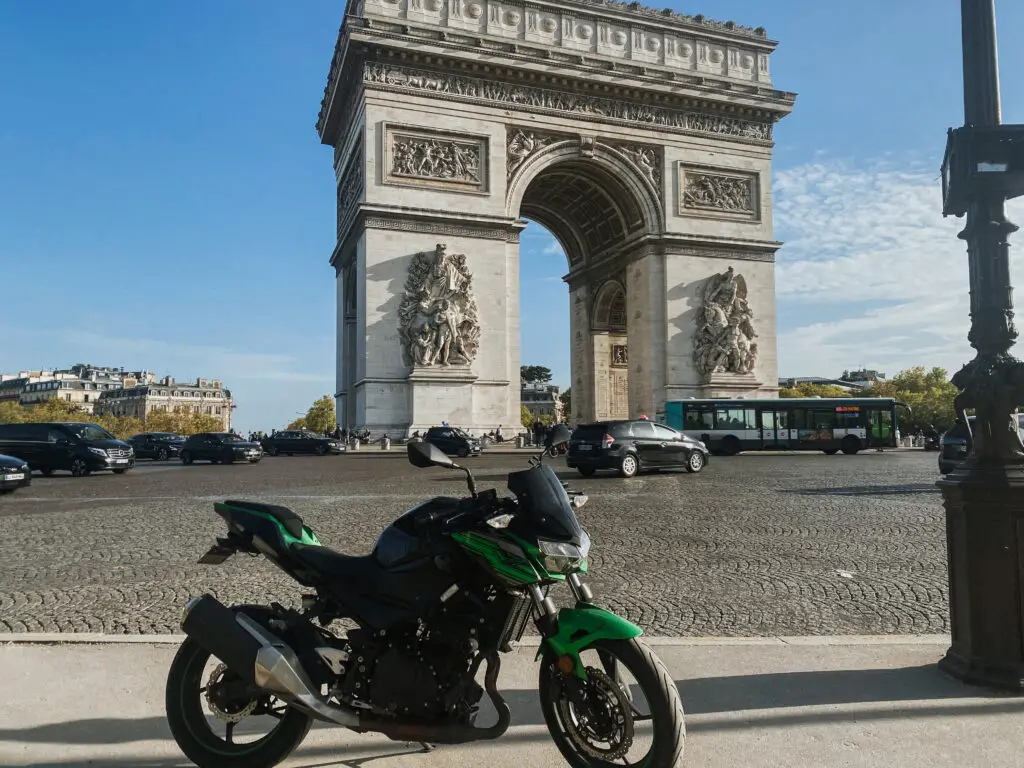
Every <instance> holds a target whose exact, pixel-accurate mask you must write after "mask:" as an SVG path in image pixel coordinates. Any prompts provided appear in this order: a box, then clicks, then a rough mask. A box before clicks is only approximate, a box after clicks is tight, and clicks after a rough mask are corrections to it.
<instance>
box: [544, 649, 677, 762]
mask: <svg viewBox="0 0 1024 768" xmlns="http://www.w3.org/2000/svg"><path fill="white" fill-rule="evenodd" d="M580 658H581V660H582V661H583V664H584V666H585V667H586V669H587V679H586V680H582V679H580V678H578V677H576V676H575V675H565V674H563V673H562V672H560V671H559V669H558V665H557V658H556V657H555V655H554V653H553V652H552V651H551V650H546V651H545V653H544V657H543V659H542V662H541V668H540V685H539V691H540V705H541V710H542V711H543V713H544V721H545V723H546V724H547V726H548V731H550V733H551V738H552V739H553V740H554V742H555V744H556V745H557V746H558V750H559V751H560V752H561V753H562V756H563V757H565V759H566V761H567V762H568V763H569V765H571V766H574V768H610V767H611V766H619V767H621V766H626V765H642V766H645V768H677V767H678V766H681V765H682V762H683V747H684V744H685V741H686V725H685V723H684V721H683V705H682V702H681V701H680V699H679V691H678V690H677V689H676V685H675V683H674V682H673V681H672V677H671V675H669V673H668V670H667V669H665V665H664V664H663V663H662V662H661V660H660V659H659V658H658V657H657V656H655V654H654V652H653V651H652V650H651V649H650V648H649V647H648V646H647V645H646V644H645V643H643V642H642V641H641V640H639V639H633V640H600V641H597V642H596V643H594V644H593V645H591V646H589V647H588V648H586V649H584V651H582V652H581V654H580Z"/></svg>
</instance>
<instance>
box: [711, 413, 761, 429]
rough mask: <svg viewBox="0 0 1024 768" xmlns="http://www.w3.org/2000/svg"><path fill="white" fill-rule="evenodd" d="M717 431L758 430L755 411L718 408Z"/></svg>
mask: <svg viewBox="0 0 1024 768" xmlns="http://www.w3.org/2000/svg"><path fill="white" fill-rule="evenodd" d="M715 429H757V418H756V415H755V412H754V410H753V409H743V408H718V409H716V410H715Z"/></svg>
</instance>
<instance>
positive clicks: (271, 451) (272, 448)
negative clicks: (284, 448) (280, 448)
mask: <svg viewBox="0 0 1024 768" xmlns="http://www.w3.org/2000/svg"><path fill="white" fill-rule="evenodd" d="M267 453H269V454H270V455H271V456H277V446H276V445H272V446H270V447H269V448H267Z"/></svg>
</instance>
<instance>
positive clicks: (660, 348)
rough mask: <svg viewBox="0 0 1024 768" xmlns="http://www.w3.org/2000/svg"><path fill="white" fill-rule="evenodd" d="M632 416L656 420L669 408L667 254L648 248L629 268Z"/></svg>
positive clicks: (630, 398)
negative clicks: (658, 415) (666, 350)
mask: <svg viewBox="0 0 1024 768" xmlns="http://www.w3.org/2000/svg"><path fill="white" fill-rule="evenodd" d="M625 283H626V312H627V315H628V322H627V326H626V327H627V332H628V339H629V342H628V357H629V410H630V413H629V415H630V417H636V416H639V415H641V414H646V415H647V417H648V418H650V419H654V418H655V416H656V414H657V413H658V412H660V411H662V410H664V407H665V360H666V355H665V347H666V335H667V327H666V319H665V256H664V252H663V251H661V250H660V249H659V250H654V249H652V248H650V247H645V248H643V249H641V250H639V251H638V252H636V253H634V254H632V255H631V257H630V261H629V264H628V266H627V267H626V280H625Z"/></svg>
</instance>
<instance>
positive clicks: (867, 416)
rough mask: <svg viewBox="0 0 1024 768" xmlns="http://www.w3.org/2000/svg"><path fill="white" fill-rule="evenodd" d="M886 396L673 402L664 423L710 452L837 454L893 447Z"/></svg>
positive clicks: (897, 405)
mask: <svg viewBox="0 0 1024 768" xmlns="http://www.w3.org/2000/svg"><path fill="white" fill-rule="evenodd" d="M901 408H905V409H906V410H908V411H909V410H910V408H909V406H907V405H906V404H905V403H901V402H899V401H898V400H894V399H892V398H890V397H829V398H824V397H810V398H780V399H770V400H767V399H766V400H755V399H739V400H724V399H716V400H673V401H669V402H667V403H665V413H664V419H663V423H664V424H667V425H668V426H670V427H672V428H674V429H676V430H679V431H680V432H685V433H686V434H687V435H689V436H690V437H694V438H696V439H698V440H701V441H703V442H704V444H705V445H707V446H708V449H709V450H711V451H713V452H715V453H723V454H726V455H734V454H737V453H739V452H740V451H823V452H824V453H827V454H829V455H831V454H834V453H837V452H839V451H842V452H843V453H846V454H854V453H857V452H858V451H860V450H862V449H864V448H895V447H896V444H897V441H898V440H899V418H898V412H899V409H901Z"/></svg>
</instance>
